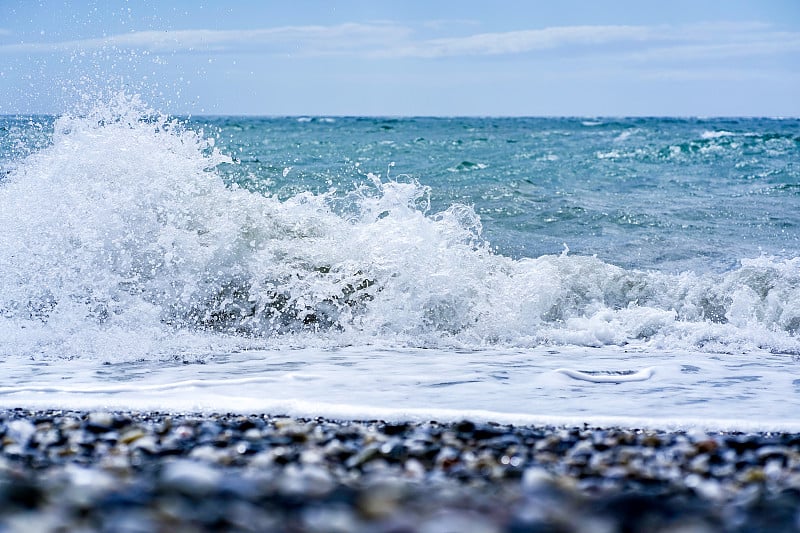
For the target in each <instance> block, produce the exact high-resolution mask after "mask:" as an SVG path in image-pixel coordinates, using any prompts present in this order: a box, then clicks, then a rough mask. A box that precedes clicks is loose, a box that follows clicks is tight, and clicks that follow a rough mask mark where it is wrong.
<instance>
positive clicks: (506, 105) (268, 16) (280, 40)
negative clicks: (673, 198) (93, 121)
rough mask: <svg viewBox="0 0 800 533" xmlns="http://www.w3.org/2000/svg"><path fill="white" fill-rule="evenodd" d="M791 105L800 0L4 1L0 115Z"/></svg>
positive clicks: (760, 109)
mask: <svg viewBox="0 0 800 533" xmlns="http://www.w3.org/2000/svg"><path fill="white" fill-rule="evenodd" d="M117 90H125V91H127V92H132V93H136V94H141V95H142V98H143V99H144V100H145V101H147V102H148V103H149V104H150V105H151V106H153V107H154V108H157V109H158V110H159V111H163V112H166V113H173V114H182V115H185V114H194V115H197V114H214V115H220V114H222V115H225V114H233V115H238V114H242V115H279V116H283V115H372V116H375V115H380V116H420V115H426V116H642V115H644V116H782V117H798V116H800V96H798V95H800V0H724V1H722V0H664V1H658V2H656V1H652V2H651V1H643V0H636V1H628V0H620V1H605V0H594V1H592V0H586V1H579V0H558V1H556V0H545V1H540V0H528V1H525V0H519V1H507V0H492V1H491V2H489V1H487V0H458V1H451V0H441V1H437V0H426V1H419V0H403V1H400V0H397V1H382V0H368V1H360V0H350V1H343V2H339V1H335V0H331V1H321V0H320V1H312V0H292V1H286V0H282V1H272V0H264V1H239V2H220V1H215V2H202V1H172V2H170V1H166V0H165V1H136V2H134V1H131V2H124V1H115V0H111V1H103V2H63V1H42V2H35V1H30V0H27V1H11V0H0V114H29V113H63V112H66V111H70V110H71V108H74V107H75V106H79V105H80V104H81V102H82V101H83V102H84V103H85V102H86V101H87V100H91V99H92V98H96V97H97V95H98V94H101V93H103V92H104V91H105V92H113V91H117Z"/></svg>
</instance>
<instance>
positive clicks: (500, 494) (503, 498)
mask: <svg viewBox="0 0 800 533" xmlns="http://www.w3.org/2000/svg"><path fill="white" fill-rule="evenodd" d="M0 447H1V449H2V453H0V531H77V530H80V531H114V532H150V531H165V530H170V531H176V532H180V531H218V530H226V531H276V532H304V531H310V532H359V531H363V532H396V533H399V532H417V531H419V532H487V533H491V532H523V531H558V532H562V531H563V532H571V531H575V532H578V531H580V532H584V531H589V532H598V533H601V532H615V531H648V532H650V531H684V532H705V531H708V532H711V531H758V530H762V531H795V530H798V529H800V435H795V434H737V433H712V434H706V433H699V432H656V431H640V430H636V429H618V428H610V429H601V428H589V427H584V428H555V427H512V426H501V425H495V424H475V423H472V422H469V421H463V422H460V423H454V424H441V423H437V422H426V423H399V424H398V423H385V422H381V421H370V422H352V421H331V420H325V419H313V420H312V419H294V418H288V417H278V416H269V415H252V416H240V415H194V414H166V413H124V412H113V413H107V412H92V413H87V412H74V411H25V410H20V409H17V410H9V411H2V412H0Z"/></svg>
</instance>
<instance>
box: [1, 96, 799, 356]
mask: <svg viewBox="0 0 800 533" xmlns="http://www.w3.org/2000/svg"><path fill="white" fill-rule="evenodd" d="M232 164H235V163H234V161H233V160H232V159H231V158H230V157H228V156H227V155H225V154H223V153H221V152H220V151H219V150H217V149H216V148H215V147H214V137H213V136H212V135H205V134H204V133H203V132H202V131H195V130H192V129H190V128H188V127H186V126H185V125H184V124H182V123H180V122H179V121H176V120H174V119H171V118H169V117H165V116H162V115H159V114H158V113H155V112H154V111H153V110H151V109H149V108H147V106H146V105H144V104H143V103H142V102H141V101H140V100H139V99H138V98H136V97H130V96H126V95H118V96H117V97H116V98H114V99H112V100H110V101H109V102H106V103H105V104H104V105H99V106H97V107H95V108H94V109H92V110H91V111H90V112H88V113H84V114H82V115H79V116H73V115H65V116H62V117H60V118H58V119H57V120H56V122H55V124H54V131H53V135H52V140H51V142H50V144H49V145H48V146H46V147H44V148H41V149H39V150H38V151H36V152H34V153H33V154H30V155H27V156H25V157H23V158H21V159H19V160H17V161H14V162H13V165H11V167H10V168H11V170H10V171H9V172H8V173H7V175H6V176H5V178H4V179H3V181H2V182H0V205H2V206H3V209H2V211H0V287H2V289H1V290H0V316H2V318H0V339H3V340H0V350H1V352H0V353H2V354H3V355H6V356H9V355H20V356H32V357H41V356H60V357H84V356H90V357H104V358H111V359H131V358H142V357H153V356H165V355H170V354H172V355H174V354H186V353H197V354H200V355H202V354H204V353H211V352H213V351H214V350H217V349H225V350H230V349H238V348H248V347H251V346H259V347H264V346H282V345H291V346H297V345H309V344H315V345H325V346H327V345H330V346H340V345H353V344H355V345H359V344H360V345H369V344H382V343H388V344H394V345H403V346H418V347H444V346H447V347H453V346H456V347H461V348H467V349H474V348H480V347H485V346H487V345H495V346H496V345H502V346H510V347H529V346H536V345H542V344H554V345H582V346H602V345H609V344H613V345H630V346H632V347H641V348H648V347H652V348H658V349H666V350H674V349H692V350H701V351H708V352H716V353H719V352H731V351H746V350H767V351H771V352H775V353H793V354H796V353H800V341H798V338H797V334H798V330H800V258H794V259H782V260H778V259H774V258H770V257H759V258H752V259H743V260H742V261H741V265H740V267H739V268H737V269H735V270H733V271H730V272H727V273H725V274H710V273H695V272H685V273H683V274H666V273H660V272H649V271H639V270H626V269H622V268H619V267H616V266H614V265H611V264H608V263H605V262H603V261H602V260H600V259H598V258H596V257H589V256H574V255H569V254H568V253H566V249H565V252H564V253H562V254H561V255H547V256H542V257H538V258H533V259H521V260H515V259H511V258H508V257H504V256H502V255H498V254H496V253H494V252H493V251H492V249H491V248H490V246H489V245H488V244H487V243H486V242H485V241H484V239H483V238H482V237H481V221H480V219H479V217H478V216H477V215H476V213H475V212H474V211H473V209H472V208H471V207H469V206H466V205H459V204H456V205H452V206H450V207H449V208H448V209H446V210H444V211H441V212H431V210H430V202H429V200H428V198H429V192H430V191H429V189H428V188H427V187H426V186H424V185H421V184H420V183H418V182H417V181H414V180H410V179H408V180H405V181H389V180H386V179H384V180H381V179H379V178H378V177H376V176H374V175H368V176H365V178H364V183H362V184H361V185H360V186H354V187H353V188H352V190H349V191H346V192H338V191H333V190H332V191H330V192H327V193H321V194H312V193H311V192H303V193H300V194H297V195H295V196H292V197H290V198H288V199H279V198H277V197H276V196H273V195H270V194H263V193H255V192H252V191H249V190H245V189H243V188H240V187H238V186H236V185H235V184H233V185H231V184H226V182H225V181H224V180H223V178H222V173H221V171H220V169H221V168H222V167H223V166H224V165H232Z"/></svg>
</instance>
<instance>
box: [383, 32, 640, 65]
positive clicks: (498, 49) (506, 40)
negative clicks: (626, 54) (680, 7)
mask: <svg viewBox="0 0 800 533" xmlns="http://www.w3.org/2000/svg"><path fill="white" fill-rule="evenodd" d="M651 34H652V30H651V29H650V28H648V27H646V26H560V27H553V28H544V29H540V30H522V31H510V32H497V33H480V34H476V35H470V36H467V37H452V38H446V39H431V40H428V41H423V42H418V43H412V44H410V45H408V46H405V47H401V48H397V49H391V50H384V51H378V52H376V55H385V56H400V57H448V56H469V55H501V54H520V53H525V52H532V51H536V50H547V49H553V48H558V47H564V46H572V45H591V44H602V43H608V42H614V41H642V40H647V39H648V38H649V37H650V36H651Z"/></svg>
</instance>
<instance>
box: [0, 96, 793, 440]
mask: <svg viewBox="0 0 800 533" xmlns="http://www.w3.org/2000/svg"><path fill="white" fill-rule="evenodd" d="M0 376H1V377H2V379H1V380H0V408H24V409H40V408H56V409H91V410H109V409H126V410H127V409H136V410H158V411H167V412H203V413H228V412H233V413H245V414H248V413H270V414H275V415H279V414H286V415H291V416H301V417H317V416H324V417H329V418H334V419H382V420H413V421H426V420H439V421H455V420H461V419H471V420H476V421H478V420H479V421H495V422H499V423H504V424H547V425H583V424H587V425H590V426H609V425H617V426H623V427H628V428H655V429H685V430H690V429H694V428H700V429H703V430H733V431H800V414H798V413H800V119H796V118H646V117H635V118H605V117H599V118H597V117H540V118H502V117H469V118H462V117H436V118H434V117H408V118H398V117H339V116H337V117H319V116H293V117H253V116H192V117H182V116H178V117H174V116H169V115H166V114H164V113H161V112H159V111H158V110H156V109H153V108H151V107H149V106H148V105H147V103H146V102H144V101H143V100H142V98H140V97H138V96H136V95H133V94H126V93H118V94H114V95H111V96H109V97H106V98H100V99H97V100H96V101H93V102H90V103H89V104H87V105H86V106H85V108H84V109H82V110H81V111H80V112H78V111H75V112H65V113H64V114H62V115H60V116H2V117H0Z"/></svg>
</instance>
